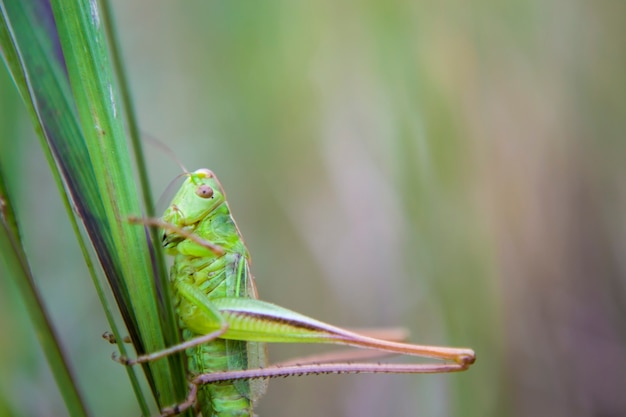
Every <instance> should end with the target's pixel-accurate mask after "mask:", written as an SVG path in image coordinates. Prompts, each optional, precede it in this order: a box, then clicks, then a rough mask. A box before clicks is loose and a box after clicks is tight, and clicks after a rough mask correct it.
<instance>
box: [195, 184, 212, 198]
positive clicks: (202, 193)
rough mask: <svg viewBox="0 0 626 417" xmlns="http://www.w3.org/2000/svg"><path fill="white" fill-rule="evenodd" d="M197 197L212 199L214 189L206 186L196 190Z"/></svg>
mask: <svg viewBox="0 0 626 417" xmlns="http://www.w3.org/2000/svg"><path fill="white" fill-rule="evenodd" d="M196 195H197V196H198V197H202V198H211V197H213V188H211V187H209V186H208V185H206V184H204V185H201V186H199V187H198V188H196Z"/></svg>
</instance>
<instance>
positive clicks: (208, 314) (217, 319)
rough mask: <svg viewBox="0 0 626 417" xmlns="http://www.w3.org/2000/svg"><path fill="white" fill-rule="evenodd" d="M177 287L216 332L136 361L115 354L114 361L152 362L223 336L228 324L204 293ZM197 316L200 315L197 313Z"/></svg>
mask: <svg viewBox="0 0 626 417" xmlns="http://www.w3.org/2000/svg"><path fill="white" fill-rule="evenodd" d="M176 287H177V290H178V294H179V295H180V296H181V297H182V299H184V300H185V302H186V303H187V305H188V306H191V308H195V309H197V310H199V311H200V315H201V317H202V318H203V320H204V322H203V323H204V325H205V328H213V329H214V330H212V331H210V332H208V333H206V334H204V335H202V336H200V337H196V338H194V339H191V340H188V341H186V342H182V343H179V344H177V345H175V346H171V347H169V348H167V349H163V350H160V351H158V352H153V353H150V354H147V355H142V356H139V357H137V358H135V359H129V358H125V357H123V356H121V357H116V356H115V354H114V356H113V359H114V360H115V361H117V362H119V363H121V364H123V365H127V366H132V365H135V364H138V363H145V362H152V361H155V360H157V359H161V358H164V357H166V356H169V355H171V354H174V353H177V352H181V351H183V350H186V349H189V348H191V347H194V346H197V345H200V344H203V343H208V342H210V341H212V340H215V339H217V338H218V337H220V336H222V335H223V334H224V333H225V332H226V331H227V330H228V322H227V321H226V320H225V319H224V317H223V316H222V314H221V313H220V311H219V310H218V309H217V308H216V307H215V306H214V305H213V303H211V300H209V298H208V297H207V296H206V295H205V294H204V293H203V292H202V291H200V290H199V289H198V288H196V287H194V286H192V285H189V284H186V283H183V282H179V283H177V286H176ZM196 314H198V313H197V312H196Z"/></svg>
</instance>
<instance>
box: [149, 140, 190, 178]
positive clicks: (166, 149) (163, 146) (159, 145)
mask: <svg viewBox="0 0 626 417" xmlns="http://www.w3.org/2000/svg"><path fill="white" fill-rule="evenodd" d="M141 137H142V139H143V140H145V141H148V142H150V143H152V144H153V145H154V146H155V147H157V148H158V149H159V150H160V151H161V152H163V153H164V154H166V155H168V156H169V157H170V158H172V159H173V160H174V162H176V164H177V165H178V166H179V167H180V169H181V170H182V171H183V172H184V173H185V174H186V175H189V170H188V169H187V168H185V166H184V165H183V163H182V162H181V161H180V159H178V158H177V157H176V153H175V152H174V151H173V150H172V148H170V147H169V146H167V145H166V144H165V143H163V142H162V141H160V140H159V139H157V138H156V137H155V136H153V135H151V134H149V133H147V132H143V131H142V132H141Z"/></svg>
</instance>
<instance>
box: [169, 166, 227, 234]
mask: <svg viewBox="0 0 626 417" xmlns="http://www.w3.org/2000/svg"><path fill="white" fill-rule="evenodd" d="M224 201H225V197H224V190H223V189H222V186H221V184H220V182H219V181H218V179H217V177H216V176H215V174H213V172H212V171H210V170H208V169H198V170H196V171H194V172H192V173H190V174H189V177H188V178H187V179H186V180H185V182H184V183H183V185H182V186H181V188H180V190H179V191H178V193H177V194H176V196H174V199H173V200H172V204H170V206H169V207H168V208H167V210H166V211H165V214H164V215H163V221H164V222H166V223H170V224H173V225H175V226H178V227H181V228H182V227H185V226H189V225H193V224H195V223H197V222H198V221H200V220H202V219H203V218H205V217H206V216H207V215H208V214H210V213H211V212H212V211H213V210H215V209H216V208H217V207H219V206H220V204H222V203H223V202H224Z"/></svg>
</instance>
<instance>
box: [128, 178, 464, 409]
mask: <svg viewBox="0 0 626 417" xmlns="http://www.w3.org/2000/svg"><path fill="white" fill-rule="evenodd" d="M187 175H188V177H187V178H186V179H185V181H184V183H183V185H182V186H181V188H180V190H179V191H178V193H177V194H176V195H175V197H174V199H173V200H172V203H171V205H170V206H169V207H168V208H167V210H166V211H165V214H164V215H163V218H162V219H161V220H157V219H138V218H133V219H131V221H133V222H136V223H142V224H146V225H151V226H156V227H160V228H162V229H163V230H164V235H163V246H164V248H165V250H166V252H167V253H169V254H171V255H174V257H175V259H174V264H173V266H172V268H171V271H170V280H171V285H172V293H173V296H174V297H175V303H174V305H175V308H176V313H177V316H178V321H179V326H180V329H181V331H182V336H183V339H184V342H183V343H181V344H179V345H176V346H173V347H171V348H168V349H166V350H163V351H160V352H156V353H153V354H149V355H145V356H140V357H139V358H137V359H135V360H130V359H126V358H122V359H121V360H120V361H121V362H123V363H125V364H127V365H132V364H135V363H142V362H147V361H152V360H155V359H159V358H162V357H164V356H167V355H169V354H172V353H174V352H179V351H182V350H186V353H187V357H188V370H189V373H190V374H191V375H192V378H193V379H192V389H191V390H190V394H189V396H188V398H187V400H186V401H185V402H184V403H182V404H179V405H176V406H174V407H171V408H167V409H164V410H162V413H163V414H162V415H164V416H165V415H174V414H178V413H180V412H182V411H184V410H185V409H187V408H189V407H195V408H196V410H197V411H201V412H202V415H203V416H205V417H209V416H220V417H227V416H228V417H230V416H252V415H254V414H253V406H254V401H255V400H256V399H257V398H259V397H260V396H261V395H262V394H263V393H264V391H265V388H266V384H267V378H271V377H277V376H290V375H305V374H322V373H360V372H364V373H439V372H456V371H463V370H465V369H467V368H468V367H469V366H470V365H471V364H472V363H474V360H475V355H474V351H473V350H471V349H465V348H450V347H438V346H423V345H413V344H408V343H399V342H395V341H389V340H382V339H377V338H374V337H370V336H367V335H365V334H361V333H356V332H352V331H348V330H345V329H342V328H339V327H335V326H332V325H329V324H326V323H323V322H320V321H317V320H314V319H312V318H309V317H307V316H304V315H302V314H299V313H296V312H293V311H291V310H288V309H286V308H283V307H279V306H277V305H275V304H271V303H267V302H264V301H261V300H258V295H257V290H256V285H255V282H254V278H253V277H252V274H251V273H250V255H249V254H248V250H247V248H246V246H245V244H244V242H243V239H242V237H241V233H240V232H239V229H238V228H237V225H236V224H235V220H234V219H233V217H232V215H231V211H230V208H229V206H228V203H227V201H226V196H225V194H224V190H223V188H222V186H221V184H220V182H219V181H218V179H217V177H216V176H215V175H214V174H213V172H211V171H210V170H208V169H199V170H197V171H195V172H193V173H190V174H187ZM267 342H271V343H333V344H340V345H348V346H353V347H359V348H365V349H370V350H371V351H370V352H369V353H370V354H371V353H372V352H374V353H373V354H371V355H369V356H372V357H373V356H380V355H381V353H382V352H384V353H385V354H386V353H391V354H404V355H412V356H421V357H428V358H435V359H440V360H443V361H442V362H436V363H425V364H379V363H368V362H362V363H352V362H337V361H338V360H341V359H340V357H339V356H338V357H336V358H333V359H330V360H329V359H327V358H324V359H322V357H317V358H309V359H301V360H295V361H291V362H284V363H282V364H276V365H272V366H267V364H266V353H265V352H266V350H265V349H266V345H265V343H267ZM367 357H368V354H365V355H354V356H353V357H352V358H351V360H355V358H361V359H365V358H367ZM343 360H344V361H345V360H346V359H343Z"/></svg>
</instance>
